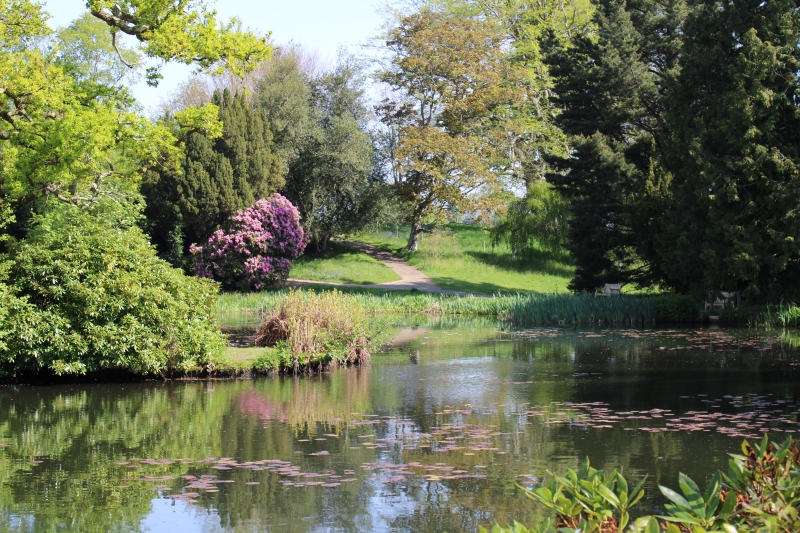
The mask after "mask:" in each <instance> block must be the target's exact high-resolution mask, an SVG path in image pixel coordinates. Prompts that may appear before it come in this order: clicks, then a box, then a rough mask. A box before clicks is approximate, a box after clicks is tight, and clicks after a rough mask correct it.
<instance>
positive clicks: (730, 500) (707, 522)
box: [479, 435, 800, 533]
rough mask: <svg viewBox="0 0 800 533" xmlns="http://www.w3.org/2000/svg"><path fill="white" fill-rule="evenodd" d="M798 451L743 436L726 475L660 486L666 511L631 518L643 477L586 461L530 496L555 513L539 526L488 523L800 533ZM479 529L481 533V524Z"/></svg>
mask: <svg viewBox="0 0 800 533" xmlns="http://www.w3.org/2000/svg"><path fill="white" fill-rule="evenodd" d="M798 468H800V448H799V447H798V442H797V441H793V440H792V439H791V437H789V438H787V439H786V441H784V443H783V444H777V443H771V442H770V441H769V438H768V437H767V436H766V435H764V438H763V440H762V441H761V443H755V444H750V443H749V442H747V441H744V443H743V444H742V455H731V460H730V461H729V463H728V472H727V473H721V472H717V473H716V474H714V475H713V476H712V477H711V481H710V482H709V485H708V487H707V489H706V490H705V491H701V490H700V488H699V487H698V486H697V484H696V483H695V482H694V481H692V479H690V478H689V477H688V476H685V475H683V474H681V475H680V479H679V485H680V491H681V493H682V494H681V493H678V492H677V491H674V490H672V489H670V488H667V487H662V486H659V489H660V490H661V493H662V494H663V495H664V496H665V497H666V498H667V499H668V500H669V503H667V504H666V505H665V509H666V511H667V514H666V515H665V516H658V517H654V516H644V517H641V518H638V519H635V520H633V519H631V515H630V510H631V508H632V507H634V506H635V505H636V504H637V503H638V502H639V500H641V499H642V497H643V496H644V490H643V489H642V484H643V482H644V480H642V481H641V482H640V483H639V484H638V485H636V486H635V487H633V488H631V487H630V486H629V485H628V482H627V480H626V479H625V478H624V477H623V476H622V474H621V473H619V472H617V471H616V470H615V471H613V472H611V473H606V472H603V471H602V470H596V469H594V468H592V467H591V466H590V465H589V460H588V459H587V460H586V461H584V463H583V464H582V465H581V466H580V468H579V469H578V471H577V472H576V471H574V470H567V473H566V475H564V476H553V478H552V479H551V480H550V482H549V484H548V485H547V486H543V487H540V488H538V489H536V491H535V492H532V491H527V493H528V495H529V496H530V497H531V498H533V499H535V500H538V501H539V502H540V503H541V504H542V505H544V506H545V507H547V508H548V509H551V510H552V511H554V512H555V515H556V520H555V524H554V527H551V523H550V522H549V521H548V522H546V523H545V524H544V525H543V526H541V527H538V528H527V527H525V526H523V525H521V524H515V525H514V526H511V527H508V528H502V527H500V526H497V525H496V526H494V527H493V528H492V533H551V532H555V531H557V532H559V533H577V532H581V533H617V532H618V531H623V530H625V529H626V528H627V527H628V526H630V527H629V530H630V531H633V532H635V533H664V532H666V533H706V532H721V533H737V532H739V533H790V532H795V531H800V516H799V515H798V510H799V509H800V472H799V471H798ZM479 531H480V532H481V533H486V530H485V529H483V528H479Z"/></svg>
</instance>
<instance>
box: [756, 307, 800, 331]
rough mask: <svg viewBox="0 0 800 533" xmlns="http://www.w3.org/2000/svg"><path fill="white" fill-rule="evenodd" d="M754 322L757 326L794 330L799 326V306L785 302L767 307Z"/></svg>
mask: <svg viewBox="0 0 800 533" xmlns="http://www.w3.org/2000/svg"><path fill="white" fill-rule="evenodd" d="M755 322H756V325H759V326H766V327H773V328H774V327H781V328H796V327H798V326H800V306H798V305H797V304H793V303H785V302H780V303H778V304H777V305H768V306H767V310H766V311H765V312H764V313H763V314H761V315H760V316H759V317H758V318H756V319H755Z"/></svg>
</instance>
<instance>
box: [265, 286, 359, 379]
mask: <svg viewBox="0 0 800 533" xmlns="http://www.w3.org/2000/svg"><path fill="white" fill-rule="evenodd" d="M256 346H275V347H276V348H277V351H278V353H277V354H276V355H275V360H274V366H275V367H277V368H278V369H280V370H289V369H290V368H291V370H293V371H294V372H299V371H303V370H312V369H314V368H323V367H325V366H337V365H353V364H365V363H367V362H368V361H369V359H370V353H369V330H368V322H367V314H366V312H365V311H364V308H363V306H362V305H361V304H360V303H359V302H358V301H357V300H355V299H354V298H352V297H351V296H349V295H346V294H342V293H341V292H338V291H332V292H323V293H315V292H313V291H297V290H294V291H291V292H289V293H288V294H287V295H286V298H285V300H284V301H283V303H282V305H281V307H280V310H279V311H278V312H277V313H275V314H274V315H273V316H272V317H270V318H269V320H267V321H266V322H265V323H264V325H262V326H261V327H260V328H259V329H258V331H257V333H256Z"/></svg>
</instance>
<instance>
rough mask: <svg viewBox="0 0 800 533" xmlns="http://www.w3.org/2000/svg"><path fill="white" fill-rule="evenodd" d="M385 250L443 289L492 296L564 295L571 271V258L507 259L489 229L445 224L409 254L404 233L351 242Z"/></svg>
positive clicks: (364, 236)
mask: <svg viewBox="0 0 800 533" xmlns="http://www.w3.org/2000/svg"><path fill="white" fill-rule="evenodd" d="M352 239H353V240H356V241H361V242H364V243H367V244H372V245H374V246H378V247H380V248H383V249H384V250H388V251H390V252H392V253H394V254H396V255H398V256H400V257H402V258H404V259H405V260H407V261H408V262H409V263H411V264H412V265H414V266H415V267H417V268H418V269H420V270H421V271H423V272H425V274H427V275H428V276H430V278H431V279H432V280H433V281H434V283H436V284H437V285H439V286H440V287H441V288H443V289H451V290H457V291H464V292H472V293H480V294H493V293H496V292H532V293H554V292H567V284H568V283H569V281H570V279H571V278H572V274H573V267H572V266H571V265H570V262H569V256H568V255H567V254H566V253H564V254H557V255H552V254H547V253H545V252H539V253H537V254H535V255H534V256H533V257H530V258H516V259H512V258H511V251H510V249H509V247H508V246H507V245H505V244H501V245H499V246H496V247H494V248H492V243H491V236H490V235H489V232H488V229H486V228H484V227H481V226H473V225H466V224H448V225H446V226H443V227H441V228H440V229H437V230H436V231H435V232H434V233H432V234H425V235H423V237H422V240H421V242H420V247H419V251H417V252H413V253H412V252H408V251H407V250H406V249H405V246H406V243H407V242H408V229H405V230H403V229H402V228H401V230H400V232H399V235H397V236H395V233H394V231H381V232H372V233H363V234H360V235H357V236H355V237H353V238H352Z"/></svg>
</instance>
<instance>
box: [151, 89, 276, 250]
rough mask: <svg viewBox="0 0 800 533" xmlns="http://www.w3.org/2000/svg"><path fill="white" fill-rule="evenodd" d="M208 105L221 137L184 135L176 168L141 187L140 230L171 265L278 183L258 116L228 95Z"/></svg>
mask: <svg viewBox="0 0 800 533" xmlns="http://www.w3.org/2000/svg"><path fill="white" fill-rule="evenodd" d="M213 103H215V104H216V105H218V106H219V118H220V120H221V121H222V123H223V134H222V136H221V137H220V138H218V139H213V140H212V139H209V138H208V137H206V136H205V135H203V134H201V133H191V134H189V136H188V138H187V140H186V148H185V156H184V161H183V164H182V167H181V169H180V170H177V171H176V170H174V169H164V170H163V171H162V172H160V173H154V172H151V173H149V174H148V175H147V176H146V177H145V179H144V180H143V183H142V193H143V195H144V196H145V199H146V201H147V208H146V209H145V215H146V219H147V220H146V222H145V229H146V230H147V231H148V233H149V234H150V237H151V239H152V241H153V243H154V244H156V246H157V247H158V250H159V253H160V254H161V256H162V257H165V258H168V259H169V260H170V261H172V262H173V263H175V264H179V263H180V262H181V261H182V258H183V257H185V256H186V255H187V252H188V248H189V245H190V244H191V243H199V242H203V241H205V240H206V239H208V237H209V236H210V235H211V234H212V233H213V232H214V231H216V230H217V229H218V228H220V227H221V226H223V225H224V224H226V223H227V222H228V221H229V220H230V218H231V217H232V216H233V215H234V214H235V213H236V212H237V211H239V210H241V209H244V208H246V207H249V206H251V205H253V203H254V202H255V201H256V200H258V199H260V198H266V197H269V196H270V195H271V194H272V193H273V192H275V191H277V190H279V189H280V188H281V187H282V186H283V184H284V175H285V173H286V165H285V164H284V162H283V159H282V158H281V157H280V156H279V155H278V153H277V149H276V146H275V144H274V143H273V141H272V133H271V131H270V129H269V125H268V123H266V121H265V120H264V119H263V112H262V111H261V110H260V109H258V108H255V107H253V106H251V105H250V104H249V103H248V102H247V99H246V98H245V96H244V95H242V94H237V95H232V94H231V92H230V91H228V90H225V91H224V92H222V93H219V92H218V93H216V94H214V97H213Z"/></svg>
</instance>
